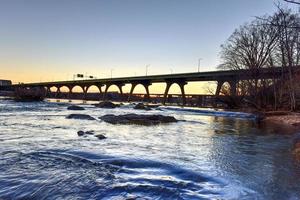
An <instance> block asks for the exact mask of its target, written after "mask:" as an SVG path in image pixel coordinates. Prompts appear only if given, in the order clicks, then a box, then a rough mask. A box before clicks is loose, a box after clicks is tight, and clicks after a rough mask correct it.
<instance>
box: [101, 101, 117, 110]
mask: <svg viewBox="0 0 300 200" xmlns="http://www.w3.org/2000/svg"><path fill="white" fill-rule="evenodd" d="M95 106H96V107H98V108H116V107H119V106H120V105H118V104H114V103H112V102H110V101H103V102H100V103H99V104H95Z"/></svg>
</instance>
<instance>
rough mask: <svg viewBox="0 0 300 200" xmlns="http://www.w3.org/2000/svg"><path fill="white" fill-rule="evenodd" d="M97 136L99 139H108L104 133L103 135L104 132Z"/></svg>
mask: <svg viewBox="0 0 300 200" xmlns="http://www.w3.org/2000/svg"><path fill="white" fill-rule="evenodd" d="M95 137H96V138H98V139H99V140H104V139H106V137H105V136H104V135H102V134H100V135H95Z"/></svg>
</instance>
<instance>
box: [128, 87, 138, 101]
mask: <svg viewBox="0 0 300 200" xmlns="http://www.w3.org/2000/svg"><path fill="white" fill-rule="evenodd" d="M137 85H138V84H137V83H132V84H131V89H130V92H129V96H128V99H127V101H128V102H130V101H131V97H132V94H133V91H134V88H135V87H136V86H137Z"/></svg>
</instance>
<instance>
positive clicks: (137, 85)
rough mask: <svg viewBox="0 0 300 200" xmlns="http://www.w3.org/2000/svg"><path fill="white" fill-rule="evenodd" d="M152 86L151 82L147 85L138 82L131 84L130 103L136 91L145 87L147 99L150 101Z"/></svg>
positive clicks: (146, 83)
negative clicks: (150, 87) (150, 88)
mask: <svg viewBox="0 0 300 200" xmlns="http://www.w3.org/2000/svg"><path fill="white" fill-rule="evenodd" d="M150 85H151V83H149V82H145V83H140V82H136V83H131V89H130V93H129V96H128V101H131V98H132V95H133V92H134V90H135V89H136V88H137V87H144V89H145V92H146V99H147V100H149V99H150V92H149V86H150Z"/></svg>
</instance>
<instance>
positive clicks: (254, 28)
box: [219, 7, 300, 110]
mask: <svg viewBox="0 0 300 200" xmlns="http://www.w3.org/2000/svg"><path fill="white" fill-rule="evenodd" d="M299 27H300V17H299V15H298V14H297V13H293V12H292V11H291V10H286V9H281V8H280V7H278V11H277V12H276V13H275V14H273V15H271V16H264V17H261V18H257V19H255V20H253V21H252V22H250V23H248V24H245V25H243V26H241V27H240V28H238V29H236V30H235V31H234V33H233V34H232V35H231V36H230V37H229V39H228V40H227V41H226V43H225V44H224V45H222V46H221V49H222V50H221V60H222V64H221V65H220V66H219V68H220V69H237V70H238V69H249V70H250V72H251V75H252V80H249V81H243V82H242V83H240V84H239V85H238V87H239V89H238V90H239V91H244V92H243V93H244V95H248V96H250V97H252V98H253V100H254V102H253V103H255V104H256V105H262V106H264V104H265V103H266V102H267V98H266V95H265V94H264V93H262V91H266V90H267V89H268V90H269V89H270V87H271V86H272V88H273V96H274V107H275V108H277V99H282V98H279V97H282V96H283V95H282V94H283V93H282V91H283V90H284V88H283V87H284V86H288V92H289V104H290V109H291V110H295V109H296V95H295V93H296V89H295V84H294V80H293V79H294V76H293V66H295V65H298V64H299V61H300V31H299ZM273 66H282V67H283V70H288V76H286V77H282V79H281V80H278V79H277V78H276V79H275V78H274V79H272V80H260V79H258V76H257V74H258V73H257V72H258V70H259V69H261V68H266V67H273ZM286 80H288V81H286ZM280 91H281V92H280Z"/></svg>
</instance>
